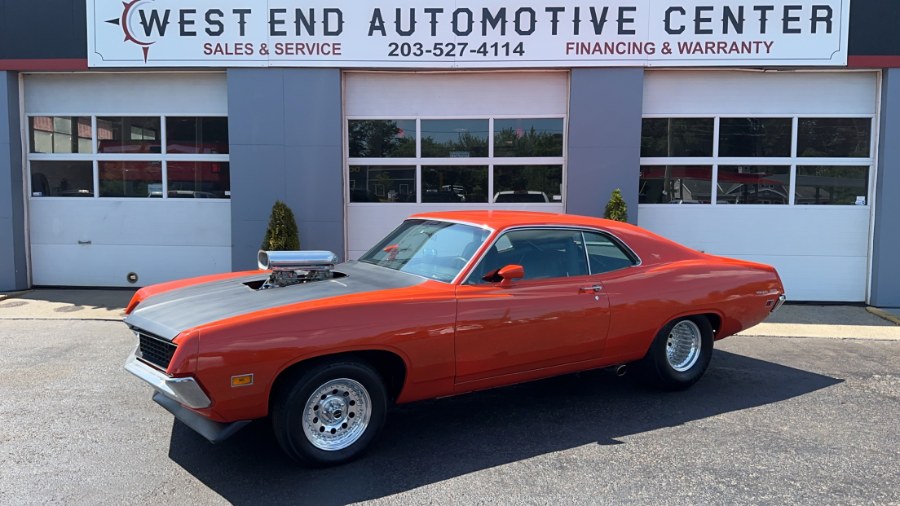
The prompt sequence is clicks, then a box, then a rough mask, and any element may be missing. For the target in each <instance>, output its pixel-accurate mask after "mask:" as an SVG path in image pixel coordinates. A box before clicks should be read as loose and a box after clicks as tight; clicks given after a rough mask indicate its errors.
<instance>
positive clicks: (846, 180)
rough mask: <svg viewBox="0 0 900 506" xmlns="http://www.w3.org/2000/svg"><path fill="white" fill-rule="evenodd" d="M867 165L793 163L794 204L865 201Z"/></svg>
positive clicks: (848, 203) (867, 180) (835, 203)
mask: <svg viewBox="0 0 900 506" xmlns="http://www.w3.org/2000/svg"><path fill="white" fill-rule="evenodd" d="M868 195H869V168H868V167H824V166H818V167H797V195H796V196H795V197H794V202H795V203H796V204H829V205H854V204H855V205H863V206H864V205H866V204H868Z"/></svg>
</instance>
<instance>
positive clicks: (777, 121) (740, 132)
mask: <svg viewBox="0 0 900 506" xmlns="http://www.w3.org/2000/svg"><path fill="white" fill-rule="evenodd" d="M719 156H791V119H790V118H722V119H721V120H719Z"/></svg>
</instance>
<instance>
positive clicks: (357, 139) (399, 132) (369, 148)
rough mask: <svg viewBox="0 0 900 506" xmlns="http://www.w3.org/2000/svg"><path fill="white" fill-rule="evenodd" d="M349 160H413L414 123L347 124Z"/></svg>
mask: <svg viewBox="0 0 900 506" xmlns="http://www.w3.org/2000/svg"><path fill="white" fill-rule="evenodd" d="M348 127H349V143H350V157H351V158H414V157H415V156H416V121H415V120H350V121H349V125H348Z"/></svg>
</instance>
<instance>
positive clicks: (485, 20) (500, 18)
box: [481, 7, 506, 35]
mask: <svg viewBox="0 0 900 506" xmlns="http://www.w3.org/2000/svg"><path fill="white" fill-rule="evenodd" d="M488 25H490V27H491V28H492V29H494V30H496V29H497V25H499V26H500V35H506V7H501V8H500V9H499V10H498V11H497V14H496V15H493V14H491V10H490V9H488V8H487V7H485V8H483V9H481V35H487V34H488Z"/></svg>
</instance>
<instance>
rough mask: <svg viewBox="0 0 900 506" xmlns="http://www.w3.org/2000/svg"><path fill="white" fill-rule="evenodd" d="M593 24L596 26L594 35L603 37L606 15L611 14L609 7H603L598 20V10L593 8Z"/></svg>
mask: <svg viewBox="0 0 900 506" xmlns="http://www.w3.org/2000/svg"><path fill="white" fill-rule="evenodd" d="M590 9H591V24H592V25H594V35H603V26H604V25H605V24H606V15H607V14H609V7H603V9H602V10H601V11H600V18H597V8H596V7H591V8H590Z"/></svg>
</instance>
